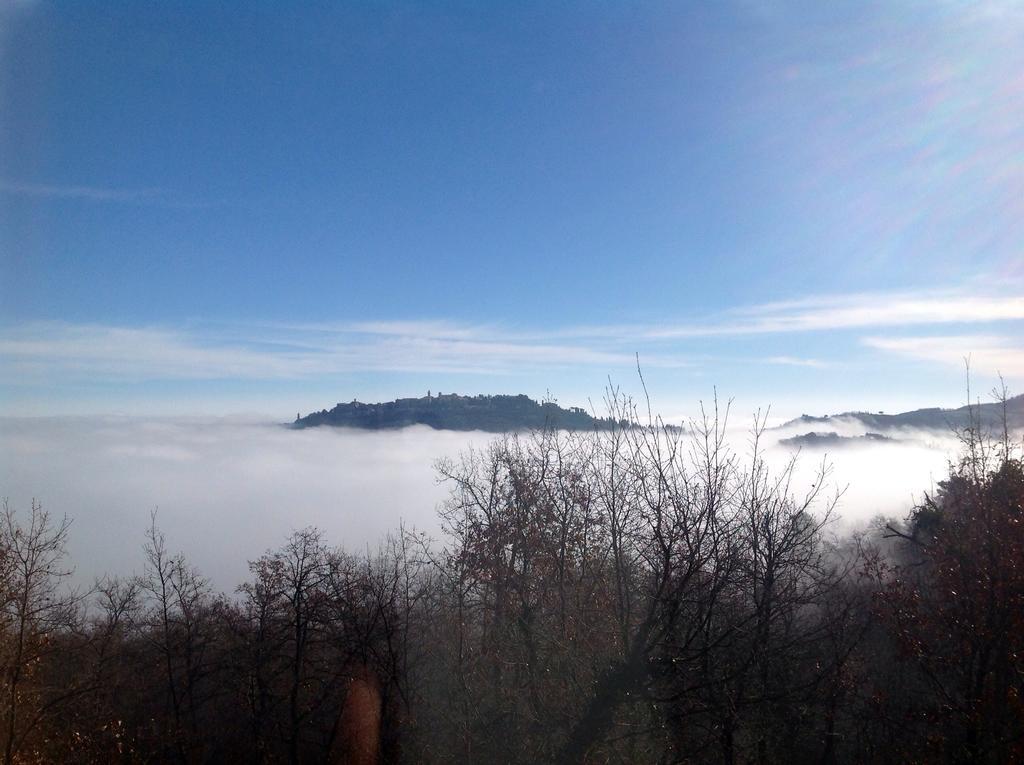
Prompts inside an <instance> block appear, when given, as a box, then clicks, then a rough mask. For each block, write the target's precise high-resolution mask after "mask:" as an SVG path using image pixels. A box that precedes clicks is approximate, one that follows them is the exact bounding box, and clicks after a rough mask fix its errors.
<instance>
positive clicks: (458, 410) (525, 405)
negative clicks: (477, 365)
mask: <svg viewBox="0 0 1024 765" xmlns="http://www.w3.org/2000/svg"><path fill="white" fill-rule="evenodd" d="M613 424H614V422H613V421H612V420H608V419H598V418H595V417H592V416H591V415H590V414H588V413H587V412H586V411H585V410H584V409H581V408H579V407H569V408H568V409H563V408H562V407H560V406H558V405H557V404H553V403H538V402H537V401H534V400H533V399H531V398H529V397H528V396H524V395H518V396H460V395H458V394H455V393H448V394H445V395H441V394H438V395H436V396H432V395H430V394H428V395H427V396H424V397H423V398H400V399H398V400H397V401H387V402H384V403H379V404H364V403H361V402H359V401H353V402H352V403H350V404H338V405H337V406H335V407H334V408H333V409H331V410H330V411H328V410H326V409H324V410H321V411H319V412H313V413H311V414H308V415H306V416H305V417H298V418H297V419H296V420H295V422H293V423H292V425H291V426H292V427H293V428H311V427H317V426H319V425H332V426H335V427H347V428H365V429H368V430H384V429H390V428H404V427H406V426H408V425H429V426H430V427H432V428H435V429H437V430H484V431H488V432H491V433H503V432H509V431H517V430H530V429H532V428H543V427H545V426H551V427H556V428H560V429H562V430H594V429H605V428H609V427H611V426H612V425H613Z"/></svg>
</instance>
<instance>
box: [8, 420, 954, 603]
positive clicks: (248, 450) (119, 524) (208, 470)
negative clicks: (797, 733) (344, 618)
mask: <svg viewBox="0 0 1024 765" xmlns="http://www.w3.org/2000/svg"><path fill="white" fill-rule="evenodd" d="M740 425H743V424H742V423H739V422H737V426H740ZM837 426H838V423H837ZM781 435H788V434H787V433H782V434H781ZM491 438H492V436H490V435H486V434H481V433H455V432H443V431H434V430H430V429H428V428H419V427H417V428H408V429H404V430H400V431H382V432H365V431H352V430H344V429H331V428H318V429H309V430H289V429H286V428H281V427H278V426H275V425H271V424H267V423H264V422H254V421H242V420H209V421H202V420H198V419H159V420H157V419H136V418H127V417H120V418H112V417H94V418H37V419H30V418H23V419H4V420H0V455H3V459H0V496H6V497H8V498H9V499H10V501H11V503H12V505H13V506H14V507H15V508H21V509H24V508H27V507H28V505H29V503H30V501H31V499H32V498H33V497H35V498H37V499H39V500H40V501H41V502H42V504H43V506H44V507H45V508H46V509H47V510H49V511H50V512H51V513H53V514H55V515H57V516H58V517H59V516H60V515H63V514H67V516H68V517H70V518H72V519H73V525H72V533H71V546H70V550H71V554H72V558H73V563H74V564H75V566H76V568H77V573H76V576H77V578H78V580H79V581H81V582H90V581H91V579H92V578H93V577H95V576H99V575H102V574H103V573H116V574H130V573H132V572H140V571H141V568H142V565H143V557H142V542H143V532H144V529H145V528H146V526H147V525H148V523H149V514H150V512H151V511H152V510H153V509H154V508H158V509H159V510H158V520H159V525H160V526H161V527H162V528H163V530H164V531H165V532H166V534H167V538H168V543H169V545H170V546H171V547H172V548H173V549H175V550H180V551H182V552H183V553H185V555H186V556H187V557H188V558H189V560H190V561H191V562H192V563H193V564H194V565H196V566H197V567H198V568H199V569H200V570H201V571H202V572H203V573H204V574H205V575H207V576H208V577H210V578H211V579H212V580H213V582H214V584H215V586H216V587H218V588H220V589H223V590H228V591H230V590H232V589H233V588H234V587H235V586H236V585H237V584H238V583H240V582H241V581H242V580H243V579H244V578H245V576H246V574H247V567H246V562H247V560H249V559H253V558H255V557H257V556H259V555H260V554H261V553H262V552H263V551H265V550H266V549H268V548H272V547H277V546H279V545H280V544H281V543H282V542H283V541H284V539H285V538H286V536H287V535H288V534H289V533H290V532H291V531H292V530H294V529H298V528H303V527H306V526H309V525H314V526H317V527H319V528H321V529H322V530H323V531H324V532H325V533H326V535H327V537H328V539H329V540H330V541H331V542H332V543H334V544H343V545H345V546H347V547H348V548H349V549H361V548H365V547H366V546H367V545H369V546H374V545H375V544H376V543H377V541H378V540H379V539H380V538H381V536H382V535H383V534H385V533H387V532H388V531H391V530H394V529H395V528H397V526H398V524H399V523H400V522H401V521H404V522H405V523H407V524H410V525H415V526H416V527H418V528H420V529H422V530H426V531H428V532H431V533H436V532H437V529H438V526H437V520H436V513H435V510H436V508H437V505H438V503H439V502H441V501H442V500H443V499H444V498H445V497H446V496H447V488H446V487H445V486H444V485H441V484H438V482H437V480H436V473H435V471H434V468H433V465H434V461H435V460H436V459H437V458H440V457H443V456H456V455H457V454H458V453H459V452H461V451H463V450H465V449H466V448H467V447H469V446H470V445H472V444H475V445H482V444H484V443H486V442H487V441H489V440H490V439H491ZM733 441H734V443H735V444H736V446H737V448H740V449H742V448H743V445H744V444H745V443H746V435H745V432H744V431H743V429H742V427H738V429H737V430H736V431H735V433H734V438H733ZM954 448H955V447H954V446H953V444H952V443H951V442H949V441H948V440H945V439H943V438H941V437H935V436H934V434H932V435H930V436H929V440H928V441H918V440H915V441H907V442H902V443H895V444H888V445H883V446H878V447H864V448H853V449H844V450H842V451H839V452H836V453H835V454H834V455H833V457H832V462H833V464H834V466H835V471H834V473H833V475H832V478H831V479H830V481H831V483H832V484H835V485H837V486H845V485H847V484H849V486H850V488H849V490H848V491H847V493H846V495H845V496H844V497H843V500H842V504H841V505H840V508H839V509H840V514H841V516H842V519H843V523H845V524H857V523H861V522H863V521H866V520H867V519H869V518H871V517H874V516H875V515H877V514H879V513H885V514H890V515H896V516H902V515H904V514H905V513H906V512H907V510H908V509H909V508H910V507H911V505H912V503H913V500H914V499H915V498H918V499H919V498H920V493H921V492H922V491H924V490H926V489H929V488H931V486H932V484H933V483H934V481H935V480H938V479H940V478H941V477H942V475H943V473H944V468H945V464H946V459H947V458H948V457H949V456H950V455H951V453H952V452H953V450H954ZM788 457H789V452H788V451H787V450H784V449H781V448H776V449H771V450H770V452H769V459H770V460H771V462H772V463H774V464H777V465H780V464H782V463H783V462H785V461H786V460H787V459H788ZM820 458H821V455H820V454H810V453H809V454H806V455H805V456H804V458H803V459H802V462H801V465H802V467H801V468H800V472H799V478H800V481H801V482H803V483H804V484H805V485H806V482H808V481H810V480H811V479H812V477H813V472H814V469H815V467H816V466H817V465H818V464H819V461H820ZM799 488H800V487H799V486H797V487H795V490H799Z"/></svg>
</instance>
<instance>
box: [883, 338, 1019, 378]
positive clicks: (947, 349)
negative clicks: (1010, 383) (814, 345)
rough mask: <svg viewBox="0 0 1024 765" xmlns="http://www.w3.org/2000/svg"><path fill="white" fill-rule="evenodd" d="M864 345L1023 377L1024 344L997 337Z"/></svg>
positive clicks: (893, 340)
mask: <svg viewBox="0 0 1024 765" xmlns="http://www.w3.org/2000/svg"><path fill="white" fill-rule="evenodd" d="M863 343H864V345H866V346H868V347H869V348H876V349H878V350H881V351H886V352H888V353H892V354H896V355H898V356H903V357H905V358H909V359H914V360H917V361H926V362H934V363H937V364H944V365H946V366H959V367H963V365H964V362H965V360H968V359H969V360H970V365H971V369H972V370H974V371H976V372H983V373H986V374H995V373H1000V374H1003V375H1004V376H1007V377H1014V378H1018V379H1019V378H1020V377H1022V376H1024V343H1022V342H1021V340H1020V339H1019V338H1010V337H1002V336H998V335H947V336H943V337H867V338H864V340H863Z"/></svg>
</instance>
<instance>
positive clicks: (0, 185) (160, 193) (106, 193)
mask: <svg viewBox="0 0 1024 765" xmlns="http://www.w3.org/2000/svg"><path fill="white" fill-rule="evenodd" d="M0 194H8V195H14V196H21V197H33V198H37V199H45V200H78V201H83V202H96V203H102V202H114V203H118V204H135V205H155V206H158V207H171V208H188V209H191V208H204V207H209V206H210V205H211V203H210V202H204V201H195V200H186V199H181V198H179V197H177V196H176V195H175V194H174V193H172V192H171V191H169V190H167V189H160V188H137V189H122V188H108V187H103V186H86V185H74V184H70V185H67V184H60V185H58V184H46V183H20V182H17V181H10V180H2V179H0Z"/></svg>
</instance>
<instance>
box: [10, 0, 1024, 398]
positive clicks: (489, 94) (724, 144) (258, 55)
mask: <svg viewBox="0 0 1024 765" xmlns="http://www.w3.org/2000/svg"><path fill="white" fill-rule="evenodd" d="M0 61H2V66H0V99H2V109H0V284H2V295H0V410H2V411H3V412H6V413H12V414H13V413H28V414H66V413H88V412H120V411H132V412H145V413H227V412H233V411H241V410H246V411H259V412H263V413H266V414H268V415H273V416H278V417H285V416H288V417H290V416H291V415H292V414H294V412H295V411H296V410H299V411H303V412H305V411H309V410H311V409H314V408H316V409H319V408H321V407H322V406H328V407H329V406H330V405H331V404H333V403H334V402H336V401H339V400H348V399H351V398H354V397H358V398H361V399H363V400H377V399H387V398H391V397H394V396H399V395H422V394H423V393H425V392H426V390H427V389H432V390H434V391H437V390H442V391H445V392H447V391H450V390H454V391H460V392H467V393H478V392H520V391H521V392H526V393H529V394H532V395H543V394H544V393H545V392H548V391H549V392H550V393H551V394H552V395H554V396H555V397H556V398H558V399H559V400H562V401H563V402H566V403H583V402H585V401H586V399H587V398H592V399H595V400H597V399H599V398H600V396H601V393H602V390H603V388H604V386H605V384H606V383H607V381H608V379H609V378H611V379H612V380H613V381H614V382H616V383H621V384H623V385H624V386H625V387H626V388H627V389H629V390H635V388H636V379H635V372H634V371H633V369H634V366H635V360H634V359H635V354H639V357H640V361H641V364H642V365H643V367H644V369H645V374H646V377H647V380H648V383H649V385H650V387H651V389H652V393H653V394H654V396H655V400H656V403H658V404H659V405H660V406H661V407H662V408H664V409H665V410H666V411H667V412H668V413H669V414H670V415H671V414H674V413H675V412H677V411H678V412H683V411H686V410H687V407H688V406H689V405H690V404H692V403H693V402H694V401H696V399H698V398H702V397H703V398H706V397H707V396H708V395H709V394H710V392H711V390H712V388H713V387H714V386H717V388H718V390H719V391H720V392H722V393H723V394H725V395H734V396H736V397H738V399H739V400H740V401H742V402H743V403H744V405H746V404H748V403H749V405H750V407H753V406H755V405H766V404H774V405H775V407H776V409H777V411H780V412H781V413H783V414H796V413H799V412H801V411H813V412H820V411H837V410H840V409H845V408H851V407H857V408H860V407H865V408H872V409H887V410H894V409H900V408H909V407H911V406H916V405H934V404H944V405H952V404H955V403H957V402H958V401H959V400H960V399H961V398H962V397H963V362H962V359H963V357H964V356H966V355H968V354H970V356H971V359H972V368H973V370H974V375H975V378H976V386H975V387H976V389H979V390H982V391H983V390H986V389H987V388H988V387H990V386H991V384H992V382H993V381H994V379H995V377H994V376H995V373H996V372H997V371H1001V372H1002V373H1003V374H1004V375H1005V376H1006V378H1007V381H1008V383H1009V384H1010V386H1011V388H1014V389H1015V390H1018V391H1019V390H1021V389H1022V388H1024V383H1022V380H1024V332H1022V329H1024V7H1022V6H1020V5H1019V4H1018V3H1010V2H998V1H995V2H990V3H985V4H976V3H966V2H943V1H941V0H939V1H937V0H929V2H920V3H917V2H902V3H901V2H879V3H870V2H868V3H865V2H849V3H846V2H830V3H821V2H806V3H805V2H793V3H782V2H780V3H775V2H772V3H768V2H765V3H761V2H755V1H753V0H748V1H746V2H733V3H729V2H721V3H626V2H616V3H568V2H565V3H551V2H543V3H507V4H505V3H476V2H474V3H440V2H437V3H398V2H382V3H363V2H357V3H348V4H338V3H330V4H322V5H321V4H315V3H311V4H271V3H247V4H241V3H221V4H214V3H195V4H175V3H163V4H157V3H136V2H123V3H122V2H106V3H70V2H68V3H52V2H45V0H14V1H13V2H9V3H7V4H6V5H4V6H3V8H2V10H0Z"/></svg>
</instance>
